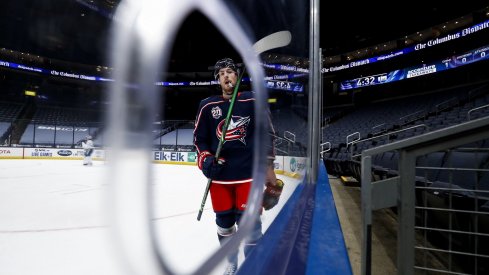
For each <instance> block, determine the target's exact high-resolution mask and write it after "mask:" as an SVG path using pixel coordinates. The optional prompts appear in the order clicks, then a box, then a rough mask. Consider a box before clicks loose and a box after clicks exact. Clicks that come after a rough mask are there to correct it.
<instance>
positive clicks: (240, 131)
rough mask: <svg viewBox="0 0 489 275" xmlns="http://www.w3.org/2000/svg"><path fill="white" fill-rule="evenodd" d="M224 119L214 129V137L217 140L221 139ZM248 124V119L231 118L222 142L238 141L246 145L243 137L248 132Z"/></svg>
mask: <svg viewBox="0 0 489 275" xmlns="http://www.w3.org/2000/svg"><path fill="white" fill-rule="evenodd" d="M224 122H225V119H223V120H221V122H219V125H217V129H216V135H217V138H218V139H221V136H222V127H223V125H224ZM249 124H250V117H249V116H247V117H239V116H233V117H231V120H230V121H229V126H228V130H227V132H226V136H225V137H224V141H225V142H226V141H232V140H239V141H241V142H242V143H243V144H245V145H246V141H245V137H246V133H247V130H248V125H249Z"/></svg>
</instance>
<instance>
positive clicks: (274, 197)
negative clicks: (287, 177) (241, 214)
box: [263, 179, 284, 210]
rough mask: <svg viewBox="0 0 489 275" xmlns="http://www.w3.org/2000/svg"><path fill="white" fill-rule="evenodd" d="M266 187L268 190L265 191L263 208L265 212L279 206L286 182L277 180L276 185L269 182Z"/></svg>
mask: <svg viewBox="0 0 489 275" xmlns="http://www.w3.org/2000/svg"><path fill="white" fill-rule="evenodd" d="M266 186H267V188H265V191H264V192H263V208H264V209H265V210H270V209H272V208H273V207H274V206H275V205H277V203H278V201H279V199H280V195H281V194H282V190H283V189H284V182H283V181H282V180H279V179H277V182H276V184H275V185H272V184H271V183H269V182H267V183H266Z"/></svg>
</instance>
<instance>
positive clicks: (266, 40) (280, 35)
mask: <svg viewBox="0 0 489 275" xmlns="http://www.w3.org/2000/svg"><path fill="white" fill-rule="evenodd" d="M291 40H292V34H291V33H290V31H279V32H275V33H272V34H270V35H268V36H265V37H263V38H262V39H260V40H258V41H257V42H256V43H255V44H254V45H253V50H255V53H256V54H257V55H258V54H261V53H263V52H266V51H268V50H271V49H275V48H280V47H285V46H287V45H289V44H290V41H291Z"/></svg>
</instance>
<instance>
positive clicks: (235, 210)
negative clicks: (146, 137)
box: [194, 58, 283, 274]
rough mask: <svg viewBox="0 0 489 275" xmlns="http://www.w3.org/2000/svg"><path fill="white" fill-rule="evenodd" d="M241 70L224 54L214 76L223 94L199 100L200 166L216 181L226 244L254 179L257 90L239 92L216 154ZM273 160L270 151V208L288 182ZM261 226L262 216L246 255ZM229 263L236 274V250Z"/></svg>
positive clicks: (214, 195)
mask: <svg viewBox="0 0 489 275" xmlns="http://www.w3.org/2000/svg"><path fill="white" fill-rule="evenodd" d="M238 74H239V72H238V68H237V66H236V65H235V63H234V62H233V60H232V59H230V58H224V59H221V60H219V61H217V63H216V65H215V70H214V77H215V79H216V80H217V81H218V82H219V85H220V88H221V94H220V95H215V96H211V97H208V98H206V99H204V100H202V101H201V102H200V106H199V108H198V112H197V116H196V120H195V129H194V144H195V146H196V148H197V153H198V158H197V164H198V167H199V169H201V170H202V172H203V174H204V175H205V176H206V177H207V178H209V179H212V182H211V185H210V195H211V201H212V207H213V210H214V212H215V214H216V224H217V237H218V239H219V242H220V243H221V244H223V242H224V241H226V240H227V238H229V237H231V236H232V235H233V234H234V233H235V232H236V230H237V225H238V223H239V219H240V218H241V215H242V213H243V212H244V210H245V208H246V203H247V201H248V193H249V191H250V187H251V182H252V179H253V178H252V167H253V162H252V159H253V158H252V155H253V145H254V141H253V135H254V127H255V125H254V123H255V119H254V117H255V114H254V101H255V99H254V97H253V93H252V92H239V93H238V95H237V96H236V101H235V104H234V107H233V109H232V115H231V119H230V122H229V127H228V130H227V132H226V135H225V142H224V144H223V146H222V150H221V152H220V155H219V160H216V159H215V157H214V155H215V154H216V150H217V148H218V145H219V141H220V139H221V135H222V127H223V125H224V123H225V120H226V115H227V112H228V109H229V106H230V101H231V98H232V95H233V91H234V87H235V86H236V83H237V81H238ZM272 130H273V128H272ZM271 151H273V150H271ZM274 158H275V157H274V154H273V152H270V153H269V165H268V168H267V183H266V184H267V188H266V190H265V193H264V194H265V195H264V205H263V206H264V208H265V210H268V209H270V208H272V207H273V206H275V205H276V204H277V202H278V199H279V197H280V194H281V191H282V188H283V182H282V181H280V180H277V178H276V176H275V172H274V170H273V159H274ZM261 230H262V228H261V221H260V220H259V221H258V222H257V223H256V228H255V229H254V232H253V233H252V236H250V238H248V239H247V240H246V241H245V247H244V251H245V255H248V254H249V252H250V251H251V249H252V248H253V246H254V245H256V243H257V242H258V240H259V239H260V237H261V236H262V231H261ZM228 262H229V264H228V268H227V270H226V272H227V273H226V274H233V273H234V272H236V270H237V252H236V253H232V255H228Z"/></svg>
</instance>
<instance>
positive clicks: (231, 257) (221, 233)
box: [217, 225, 238, 265]
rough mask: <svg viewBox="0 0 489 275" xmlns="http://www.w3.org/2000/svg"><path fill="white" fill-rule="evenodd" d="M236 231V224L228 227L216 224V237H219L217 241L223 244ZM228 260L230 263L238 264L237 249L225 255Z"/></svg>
mask: <svg viewBox="0 0 489 275" xmlns="http://www.w3.org/2000/svg"><path fill="white" fill-rule="evenodd" d="M234 233H236V226H234V225H233V226H232V227H230V228H222V227H220V226H217V238H218V239H219V243H220V244H221V245H223V244H224V243H225V242H226V241H228V240H229V238H230V237H231V236H233V235H234ZM227 259H228V262H229V263H231V264H236V265H237V264H238V251H235V252H231V253H229V254H228V256H227Z"/></svg>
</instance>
